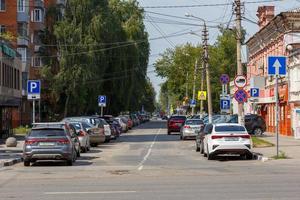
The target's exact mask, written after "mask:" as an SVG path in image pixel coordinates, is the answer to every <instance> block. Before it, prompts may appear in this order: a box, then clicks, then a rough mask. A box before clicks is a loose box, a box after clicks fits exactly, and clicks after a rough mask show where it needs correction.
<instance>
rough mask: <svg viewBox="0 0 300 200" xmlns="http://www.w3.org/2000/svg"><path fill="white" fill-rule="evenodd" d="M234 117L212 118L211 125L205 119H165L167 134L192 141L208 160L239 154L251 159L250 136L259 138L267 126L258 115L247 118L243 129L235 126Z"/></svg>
mask: <svg viewBox="0 0 300 200" xmlns="http://www.w3.org/2000/svg"><path fill="white" fill-rule="evenodd" d="M237 118H238V117H237V115H214V116H213V117H212V123H209V120H208V116H205V117H203V118H200V117H199V116H190V117H186V116H182V115H174V116H171V117H170V118H169V119H168V135H169V134H171V132H180V139H182V140H184V139H186V138H195V141H196V151H199V152H200V153H201V154H203V155H204V156H205V157H207V158H208V159H209V160H210V159H213V158H215V156H216V155H219V154H239V155H241V156H244V157H245V158H246V159H250V158H252V152H251V149H252V140H251V134H255V135H261V134H263V132H264V131H265V130H266V123H265V121H264V119H263V118H262V117H261V116H259V115H254V114H251V115H246V116H245V126H244V125H240V124H238V119H237Z"/></svg>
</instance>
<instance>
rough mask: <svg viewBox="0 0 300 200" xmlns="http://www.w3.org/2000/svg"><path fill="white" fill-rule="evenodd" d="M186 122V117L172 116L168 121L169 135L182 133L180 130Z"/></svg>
mask: <svg viewBox="0 0 300 200" xmlns="http://www.w3.org/2000/svg"><path fill="white" fill-rule="evenodd" d="M185 120H186V116H182V115H174V116H171V117H170V119H169V120H168V135H170V134H171V132H180V129H181V127H182V126H183V125H184V122H185Z"/></svg>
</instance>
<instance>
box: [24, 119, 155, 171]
mask: <svg viewBox="0 0 300 200" xmlns="http://www.w3.org/2000/svg"><path fill="white" fill-rule="evenodd" d="M149 120H150V117H149V115H146V114H130V115H120V116H118V117H113V116H111V115H105V116H98V115H94V116H79V117H67V118H64V119H63V120H62V121H60V122H55V123H50V122H49V123H34V124H33V125H32V129H31V131H30V132H29V133H28V135H27V136H26V139H25V142H24V148H23V158H24V166H30V163H32V162H36V161H39V160H63V161H66V163H67V165H73V163H74V162H75V161H76V159H77V158H78V157H80V153H85V152H88V151H89V150H90V149H91V147H96V146H98V145H99V144H102V143H107V142H110V140H112V139H116V138H118V137H119V136H120V135H121V134H122V133H125V132H127V131H128V130H130V129H132V128H133V127H134V126H138V125H139V124H141V123H144V122H147V121H149Z"/></svg>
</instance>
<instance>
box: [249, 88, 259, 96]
mask: <svg viewBox="0 0 300 200" xmlns="http://www.w3.org/2000/svg"><path fill="white" fill-rule="evenodd" d="M250 95H251V97H255V98H258V97H259V88H251V89H250Z"/></svg>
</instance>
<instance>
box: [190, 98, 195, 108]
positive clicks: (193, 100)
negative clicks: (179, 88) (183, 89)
mask: <svg viewBox="0 0 300 200" xmlns="http://www.w3.org/2000/svg"><path fill="white" fill-rule="evenodd" d="M190 107H196V100H195V99H191V101H190Z"/></svg>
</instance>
